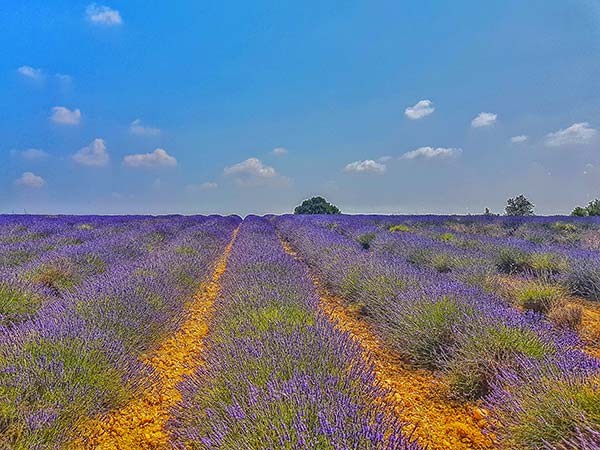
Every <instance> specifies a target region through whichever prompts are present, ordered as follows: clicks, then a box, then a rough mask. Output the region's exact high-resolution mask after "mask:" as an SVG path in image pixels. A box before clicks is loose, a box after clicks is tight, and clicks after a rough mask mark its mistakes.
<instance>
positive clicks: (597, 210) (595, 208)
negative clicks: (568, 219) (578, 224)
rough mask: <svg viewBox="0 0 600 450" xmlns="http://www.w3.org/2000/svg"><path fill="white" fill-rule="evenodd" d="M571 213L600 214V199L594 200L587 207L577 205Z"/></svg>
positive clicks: (578, 214) (582, 214)
mask: <svg viewBox="0 0 600 450" xmlns="http://www.w3.org/2000/svg"><path fill="white" fill-rule="evenodd" d="M571 215H572V216H578V217H586V216H600V199H595V200H592V201H591V202H589V203H588V205H587V206H586V207H585V208H582V207H581V206H577V207H576V208H575V209H574V210H573V212H572V213H571Z"/></svg>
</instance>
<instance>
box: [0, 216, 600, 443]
mask: <svg viewBox="0 0 600 450" xmlns="http://www.w3.org/2000/svg"><path fill="white" fill-rule="evenodd" d="M599 358H600V221H597V220H596V219H595V218H589V217H585V218H574V217H568V218H566V217H495V216H490V217H487V216H469V217H466V216H374V215H364V216H362V215H361V216H347V215H340V214H332V215H311V216H308V215H284V216H265V217H258V216H248V217H246V218H245V219H243V220H242V219H241V218H239V217H237V216H228V217H221V216H158V217H150V216H112V217H104V216H18V215H12V216H0V448H9V449H46V448H50V449H55V448H57V449H58V448H69V449H93V448H101V449H128V448H140V449H144V448H148V449H150V448H155V449H162V448H165V449H167V448H186V449H262V448H265V449H300V448H309V449H313V448H314V449H382V450H384V449H385V450H420V449H424V448H429V449H492V448H500V449H570V448H578V449H583V450H588V449H597V448H600V359H599Z"/></svg>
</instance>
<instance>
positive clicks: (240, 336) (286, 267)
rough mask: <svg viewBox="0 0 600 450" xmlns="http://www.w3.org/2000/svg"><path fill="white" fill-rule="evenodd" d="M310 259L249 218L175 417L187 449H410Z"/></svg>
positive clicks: (271, 229)
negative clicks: (329, 312)
mask: <svg viewBox="0 0 600 450" xmlns="http://www.w3.org/2000/svg"><path fill="white" fill-rule="evenodd" d="M318 301H319V300H318V296H317V293H316V292H315V288H314V285H313V282H312V279H311V278H310V276H309V274H308V272H307V270H306V267H305V266H304V265H303V263H301V262H299V261H297V260H295V259H294V258H293V257H291V256H290V255H288V254H286V253H285V251H284V250H283V248H282V246H281V243H280V241H279V240H278V238H277V236H276V234H275V230H274V227H273V225H272V224H270V223H269V222H268V221H267V220H266V219H264V218H258V217H249V218H247V219H245V221H244V222H243V224H242V226H241V229H240V233H239V234H238V237H237V240H236V243H235V245H234V247H233V250H232V252H231V254H230V256H229V261H228V268H227V271H226V273H225V275H224V276H223V278H222V295H221V296H220V298H219V299H218V300H217V301H216V304H215V314H214V316H213V317H214V318H213V319H212V321H211V323H210V329H211V333H210V335H209V337H208V339H207V350H206V351H205V352H203V364H202V365H201V368H200V369H198V371H197V373H196V374H195V375H194V376H192V377H190V378H188V379H187V380H185V381H184V382H183V383H182V385H181V386H180V390H181V392H182V393H183V402H182V403H181V404H179V405H178V406H177V407H176V408H175V409H174V411H173V412H172V415H173V420H172V421H171V423H170V428H171V432H172V436H173V437H174V438H175V440H176V442H177V445H179V446H180V447H181V448H187V449H224V448H228V449H248V450H250V449H258V448H270V449H290V450H291V449H298V448H320V449H404V450H409V449H412V450H416V449H418V448H419V446H418V444H417V443H415V442H411V439H410V438H408V437H406V436H404V435H403V434H402V427H401V425H400V424H399V423H398V422H397V421H396V420H395V419H393V418H392V417H391V416H390V415H389V413H388V412H387V410H386V408H385V407H384V406H383V403H382V397H383V395H384V391H383V390H382V389H381V388H380V387H378V386H377V385H376V383H375V377H374V373H373V370H372V367H371V365H370V363H369V361H367V360H365V359H364V358H363V356H362V354H361V353H362V352H361V348H360V347H359V345H358V344H357V343H356V342H355V341H353V340H352V339H351V338H350V337H349V336H348V335H347V334H345V333H343V332H341V331H339V330H338V329H337V328H335V326H334V325H332V324H331V323H330V322H329V321H328V320H327V319H326V317H324V316H323V315H322V314H321V313H320V312H319V309H318Z"/></svg>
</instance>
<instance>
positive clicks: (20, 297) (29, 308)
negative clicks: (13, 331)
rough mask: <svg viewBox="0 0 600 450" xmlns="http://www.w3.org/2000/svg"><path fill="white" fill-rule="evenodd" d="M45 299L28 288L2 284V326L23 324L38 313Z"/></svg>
mask: <svg viewBox="0 0 600 450" xmlns="http://www.w3.org/2000/svg"><path fill="white" fill-rule="evenodd" d="M43 300H44V299H43V297H42V296H40V295H39V294H37V293H34V292H31V291H29V290H27V289H26V288H21V287H17V286H14V285H11V284H8V283H4V282H3V283H0V326H8V325H10V324H14V323H18V322H21V321H23V320H25V319H27V318H28V317H30V316H32V315H33V314H35V313H36V312H37V310H38V309H39V308H40V306H41V305H42V303H43Z"/></svg>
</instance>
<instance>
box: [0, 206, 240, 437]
mask: <svg viewBox="0 0 600 450" xmlns="http://www.w3.org/2000/svg"><path fill="white" fill-rule="evenodd" d="M132 221H133V222H134V223H133V224H129V223H128V222H127V220H125V219H120V220H119V228H120V231H119V232H117V233H114V234H113V235H111V236H110V237H109V238H108V240H104V239H102V238H101V239H98V240H96V241H95V242H96V245H100V246H101V247H99V248H97V251H98V253H97V254H99V255H101V257H102V258H106V259H103V261H104V262H105V263H106V265H107V266H109V267H108V269H107V270H105V271H102V272H99V273H96V274H94V276H90V277H87V278H85V279H84V280H82V281H81V282H80V283H78V284H77V286H72V287H70V288H68V289H64V290H61V291H60V295H57V296H56V297H55V298H54V301H52V302H48V303H46V304H44V305H43V306H42V307H41V309H40V310H39V311H38V312H37V314H35V315H34V316H33V317H31V318H29V319H27V320H24V321H21V322H18V323H13V324H10V325H9V326H3V327H0V447H2V448H11V449H48V448H50V449H52V448H64V446H65V445H66V443H67V442H68V441H69V440H70V439H72V438H73V437H74V436H73V433H74V432H76V431H75V430H76V429H77V426H78V424H79V423H81V422H82V421H84V420H86V418H88V417H91V416H95V415H97V414H102V413H105V412H107V411H108V410H110V409H113V408H116V407H119V406H120V405H123V404H124V403H125V402H126V401H128V399H130V398H132V396H134V395H136V393H139V391H140V389H142V388H143V387H144V386H143V385H142V380H145V379H147V378H148V377H149V378H150V379H151V378H152V373H151V369H150V368H149V367H147V366H144V365H143V364H142V363H141V362H140V359H139V356H140V355H141V354H143V353H145V352H149V351H151V350H152V349H153V348H154V347H155V346H156V345H157V344H158V342H160V340H161V339H162V338H163V337H164V336H166V335H167V334H168V333H171V332H173V330H175V329H176V328H177V327H178V326H179V324H180V323H181V321H182V320H183V319H184V317H185V315H184V314H183V311H184V305H185V302H186V301H187V300H189V299H190V298H191V296H192V293H193V292H194V290H195V289H197V288H198V286H199V285H200V283H202V282H203V281H206V280H207V278H208V277H209V276H210V273H211V271H212V268H213V267H214V263H215V261H216V260H217V258H218V257H219V255H220V254H222V252H223V251H224V248H225V246H226V245H227V243H228V242H229V240H230V239H231V236H232V233H233V230H234V229H235V227H236V226H237V225H238V224H239V218H235V217H230V218H206V217H194V218H185V219H183V218H169V219H160V220H156V221H155V220H153V219H145V220H142V221H139V220H137V219H132ZM152 223H154V226H152ZM142 224H145V225H142ZM136 229H137V231H136ZM166 231H169V232H172V233H173V234H172V236H171V238H170V239H166V240H165V242H164V243H163V244H161V245H157V242H156V239H158V241H162V239H159V238H157V236H163V237H164V236H165V234H163V233H165V232H166ZM148 232H150V235H151V237H150V240H149V241H148V236H149V235H148ZM130 233H138V234H137V238H135V239H132V236H131V234H130ZM83 245H85V244H83ZM104 246H106V248H107V250H106V252H105V249H104ZM148 246H151V247H152V248H153V251H148V249H149V247H148ZM118 248H121V249H126V250H127V251H125V252H124V253H125V254H128V252H129V251H131V252H133V253H132V254H138V253H137V251H138V250H139V249H141V248H143V249H145V251H143V252H141V253H140V254H139V256H140V257H139V258H125V259H119V257H118V256H117V257H116V260H115V259H110V258H111V255H112V254H114V253H116V249H118ZM90 250H92V249H90ZM70 251H71V250H69V252H70ZM69 255H71V254H70V253H69ZM71 256H72V255H71ZM130 256H131V254H130ZM40 263H41V262H38V263H34V267H37V264H40ZM112 264H114V266H113V267H110V266H111V265H112ZM24 273H27V270H25V272H24Z"/></svg>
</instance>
